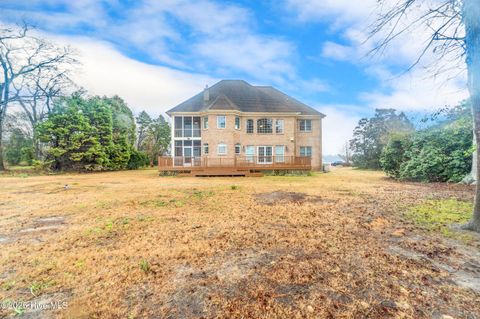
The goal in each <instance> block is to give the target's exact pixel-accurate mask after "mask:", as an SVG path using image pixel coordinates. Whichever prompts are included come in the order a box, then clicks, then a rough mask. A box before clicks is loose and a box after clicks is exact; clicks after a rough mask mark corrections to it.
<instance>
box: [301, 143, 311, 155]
mask: <svg viewBox="0 0 480 319" xmlns="http://www.w3.org/2000/svg"><path fill="white" fill-rule="evenodd" d="M300 156H306V157H312V147H311V146H300Z"/></svg>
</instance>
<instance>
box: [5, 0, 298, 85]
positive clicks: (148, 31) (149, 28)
mask: <svg viewBox="0 0 480 319" xmlns="http://www.w3.org/2000/svg"><path fill="white" fill-rule="evenodd" d="M5 1H6V2H5V3H3V4H6V5H7V8H8V7H16V8H19V9H17V10H13V9H5V12H6V13H7V14H6V15H5V19H10V20H11V19H18V18H21V17H24V16H28V18H29V20H33V21H36V22H38V24H39V26H40V27H44V28H45V31H47V32H51V33H57V32H59V31H61V32H69V31H73V32H76V31H78V30H79V29H80V30H81V31H82V33H83V34H85V35H88V36H90V37H92V38H95V39H97V40H105V41H108V42H111V43H113V44H114V45H116V46H117V48H120V49H121V50H122V51H124V52H129V53H132V55H133V54H138V53H139V52H140V53H141V54H142V55H143V58H145V57H146V58H148V60H149V61H154V62H157V63H162V64H164V65H168V66H172V67H175V68H179V69H181V70H184V71H192V72H206V71H207V70H208V71H209V72H212V70H214V71H216V72H218V74H219V75H223V74H231V73H236V74H243V75H244V76H245V77H247V78H249V79H255V80H261V81H266V82H272V83H275V84H280V83H286V82H288V81H289V80H292V79H298V78H299V76H298V74H297V73H296V70H295V65H294V63H293V62H294V61H295V59H294V55H295V54H296V48H295V46H294V45H293V44H292V43H291V42H289V41H287V40H285V39H283V38H280V37H274V36H266V35H262V34H261V33H259V32H258V30H257V28H256V25H255V23H254V22H253V21H254V19H253V18H252V13H251V12H250V10H248V9H247V8H244V7H242V6H239V5H236V4H234V3H232V2H229V3H219V2H216V1H213V0H199V1H186V0H162V1H158V0H141V1H135V2H130V3H129V4H128V6H127V5H125V4H124V3H123V2H121V1H118V0H107V1H94V0H85V1H67V0H46V1H47V2H45V1H40V0H32V1H31V2H30V3H29V5H21V4H18V3H16V2H15V1H12V0H5ZM9 4H10V5H12V4H13V5H14V6H13V5H12V6H9ZM42 4H43V5H45V4H47V5H49V6H52V7H57V8H58V7H61V8H64V10H63V11H61V12H59V11H57V12H53V13H52V12H46V11H44V9H42V6H41V5H42ZM106 8H109V10H107V9H106ZM111 10H115V12H116V15H115V16H112V15H111V14H110V11H111Z"/></svg>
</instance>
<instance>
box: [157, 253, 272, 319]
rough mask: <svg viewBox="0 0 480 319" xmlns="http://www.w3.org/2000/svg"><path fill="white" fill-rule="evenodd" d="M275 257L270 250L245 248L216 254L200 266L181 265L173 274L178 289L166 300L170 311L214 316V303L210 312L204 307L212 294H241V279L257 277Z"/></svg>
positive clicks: (175, 314)
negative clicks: (262, 268) (261, 269)
mask: <svg viewBox="0 0 480 319" xmlns="http://www.w3.org/2000/svg"><path fill="white" fill-rule="evenodd" d="M274 258H275V257H274V255H272V254H271V253H267V252H258V251H254V250H246V251H239V252H231V253H227V254H224V255H220V256H215V257H214V258H212V260H211V262H209V263H207V264H206V265H205V266H203V267H202V268H201V269H199V268H195V267H191V266H180V267H178V268H177V269H176V271H175V274H174V277H173V282H174V283H175V286H176V290H175V291H174V292H173V294H171V295H170V296H169V297H168V298H167V301H166V304H167V313H169V314H170V317H171V318H196V317H202V316H212V315H213V314H212V313H211V312H212V311H215V308H214V307H213V308H210V311H209V312H210V313H207V312H206V311H205V310H204V309H205V308H206V307H205V306H206V305H207V303H208V301H209V300H211V299H212V297H213V296H217V297H218V296H221V297H227V298H232V297H235V296H239V295H241V294H242V289H241V287H242V283H244V282H245V281H246V280H249V281H252V280H255V277H257V272H258V270H259V269H260V268H261V267H263V266H266V265H268V264H269V263H270V262H271V261H273V259H274Z"/></svg>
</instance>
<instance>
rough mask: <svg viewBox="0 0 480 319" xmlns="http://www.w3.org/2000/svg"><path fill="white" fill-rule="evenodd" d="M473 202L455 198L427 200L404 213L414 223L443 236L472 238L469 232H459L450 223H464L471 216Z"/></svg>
mask: <svg viewBox="0 0 480 319" xmlns="http://www.w3.org/2000/svg"><path fill="white" fill-rule="evenodd" d="M472 211H473V203H472V202H465V201H459V200H456V199H438V200H427V201H425V202H424V203H421V204H418V205H416V206H414V207H412V208H410V209H409V210H408V211H407V212H406V213H405V215H406V216H407V217H408V218H409V219H410V220H412V221H414V222H415V223H417V224H419V225H421V226H423V227H425V228H427V229H429V230H432V231H435V232H439V233H442V234H443V235H444V236H447V237H452V238H457V239H463V240H472V239H473V237H472V236H471V235H469V234H464V233H459V232H458V231H457V230H454V229H452V225H455V224H466V223H467V222H468V221H469V220H470V219H471V217H472Z"/></svg>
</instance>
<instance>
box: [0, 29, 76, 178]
mask: <svg viewBox="0 0 480 319" xmlns="http://www.w3.org/2000/svg"><path fill="white" fill-rule="evenodd" d="M71 55H72V52H71V50H70V49H69V48H59V47H56V46H55V45H53V44H51V43H49V42H47V41H45V40H43V39H40V38H37V37H35V36H33V35H31V30H30V27H29V26H28V25H26V24H24V25H22V26H15V27H0V72H1V75H0V171H1V170H4V169H5V167H4V163H3V144H2V143H3V139H2V137H3V127H4V124H5V118H6V114H7V108H8V107H9V106H10V105H11V104H12V103H24V105H26V104H25V103H30V102H31V101H32V100H34V99H38V98H39V95H40V92H41V90H39V91H38V92H37V93H38V95H37V96H36V97H35V96H32V92H35V91H37V90H35V89H33V87H34V86H33V85H34V83H35V81H37V80H38V81H39V83H40V82H41V83H42V86H41V87H42V88H44V89H45V92H41V94H43V97H44V98H45V94H47V93H48V94H51V93H53V92H54V91H55V86H54V87H52V85H47V86H45V85H44V84H45V82H44V80H40V79H38V78H37V77H36V76H35V75H37V76H38V75H39V73H41V74H43V75H46V74H51V75H55V74H60V73H61V71H60V70H61V66H62V65H64V64H68V63H71V62H73V61H74V59H73V58H72V57H71ZM54 77H55V76H54ZM32 81H33V82H32ZM51 90H53V91H51ZM47 101H48V102H47V103H50V102H51V99H49V98H47ZM24 110H25V108H24Z"/></svg>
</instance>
